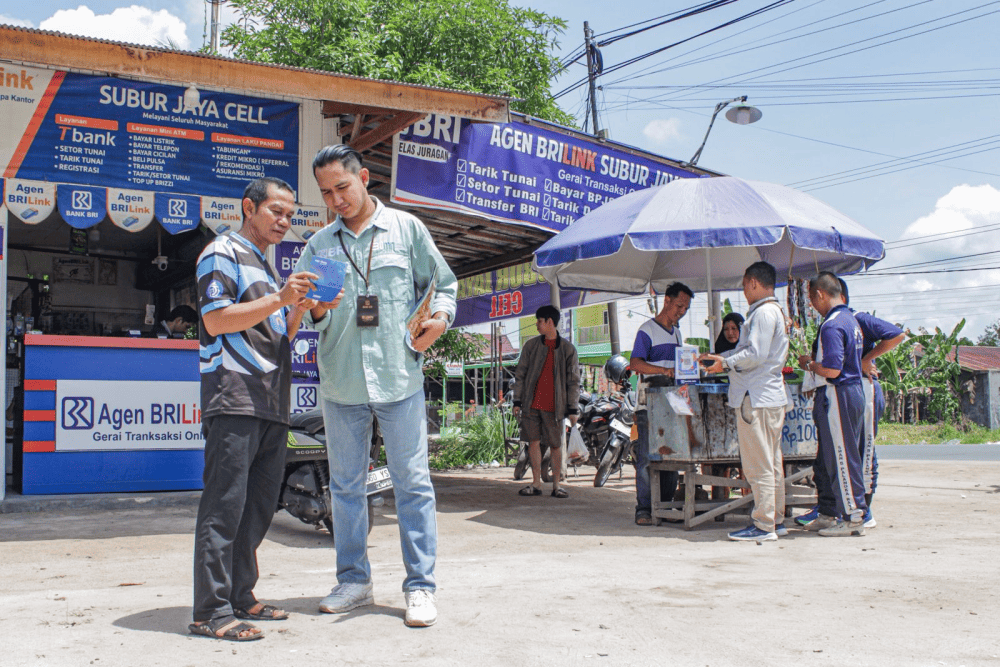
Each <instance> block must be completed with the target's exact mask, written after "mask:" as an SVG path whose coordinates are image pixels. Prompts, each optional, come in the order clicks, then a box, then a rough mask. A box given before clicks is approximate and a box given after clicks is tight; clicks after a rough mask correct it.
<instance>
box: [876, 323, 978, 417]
mask: <svg viewBox="0 0 1000 667" xmlns="http://www.w3.org/2000/svg"><path fill="white" fill-rule="evenodd" d="M964 326H965V320H962V321H961V322H959V323H958V324H957V325H956V326H955V328H954V329H953V330H952V331H951V333H950V334H948V333H945V332H943V331H942V330H941V329H938V328H935V330H934V333H930V332H927V331H924V330H921V332H920V334H919V335H916V336H911V337H909V338H907V339H906V340H905V341H903V343H902V344H900V345H899V346H898V347H896V348H895V349H894V350H891V351H890V352H888V353H886V354H884V355H882V356H881V357H879V358H878V359H876V360H875V364H876V366H878V369H879V373H880V375H881V382H882V389H883V390H884V391H885V395H886V413H887V414H886V416H887V418H888V419H890V420H895V419H898V420H899V421H905V419H906V415H905V407H906V402H907V399H908V398H911V399H912V398H913V397H915V396H916V395H917V394H929V396H930V399H929V401H928V405H927V409H928V412H929V415H928V416H930V417H932V418H933V419H935V420H937V421H959V420H960V415H961V403H960V400H959V376H960V375H961V371H962V369H961V366H959V364H958V362H957V361H955V358H954V355H952V354H951V353H952V351H953V350H954V349H955V346H956V345H957V344H958V342H959V334H960V333H961V331H962V328H963V327H964ZM917 345H920V346H921V356H920V357H919V359H918V358H916V355H915V350H914V348H915V347H916V346H917ZM949 355H951V356H950V358H949Z"/></svg>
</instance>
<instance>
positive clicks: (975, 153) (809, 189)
mask: <svg viewBox="0 0 1000 667" xmlns="http://www.w3.org/2000/svg"><path fill="white" fill-rule="evenodd" d="M998 148H1000V146H994V147H992V148H984V149H982V150H978V151H972V152H970V153H963V154H962V155H953V156H951V157H946V158H942V159H941V160H935V161H934V162H930V163H928V164H935V163H936V162H945V161H948V160H956V159H958V158H962V157H969V156H972V155H978V154H979V153H988V152H990V151H995V150H997V149H998ZM922 166H925V165H923V164H916V165H912V166H909V167H900V168H899V169H893V170H891V171H884V172H882V173H880V174H872V175H870V176H861V177H859V178H853V179H850V180H847V181H840V182H838V183H829V184H825V185H817V186H815V187H810V188H804V189H803V192H812V191H814V190H823V189H824V188H832V187H834V186H837V185H847V184H848V183H854V182H856V181H865V180H868V179H869V178H876V177H878V176H888V175H889V174H895V173H897V172H900V171H908V170H910V169H916V168H918V167H922Z"/></svg>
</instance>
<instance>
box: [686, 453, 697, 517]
mask: <svg viewBox="0 0 1000 667" xmlns="http://www.w3.org/2000/svg"><path fill="white" fill-rule="evenodd" d="M693 478H694V466H693V465H687V466H685V467H684V530H691V528H692V525H691V521H692V519H694V505H695V502H696V501H695V484H694V479H693Z"/></svg>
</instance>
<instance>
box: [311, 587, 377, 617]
mask: <svg viewBox="0 0 1000 667" xmlns="http://www.w3.org/2000/svg"><path fill="white" fill-rule="evenodd" d="M370 604H375V595H374V594H373V593H372V583H371V582H370V581H369V582H368V583H367V584H337V585H336V586H334V587H333V590H332V591H330V594H329V595H327V596H326V597H325V598H323V601H322V602H320V603H319V610H320V611H321V612H323V613H326V614H343V613H344V612H345V611H350V610H352V609H357V608H358V607H364V606H365V605H370Z"/></svg>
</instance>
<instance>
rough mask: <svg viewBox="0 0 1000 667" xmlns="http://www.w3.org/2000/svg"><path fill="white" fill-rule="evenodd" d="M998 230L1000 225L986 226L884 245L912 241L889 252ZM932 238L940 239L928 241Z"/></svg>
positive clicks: (894, 247)
mask: <svg viewBox="0 0 1000 667" xmlns="http://www.w3.org/2000/svg"><path fill="white" fill-rule="evenodd" d="M998 229H1000V223H997V224H991V225H986V226H985V227H981V228H973V229H969V230H962V231H959V232H940V233H938V234H927V235H926V236H916V237H913V238H912V239H901V240H899V241H890V242H889V243H886V244H885V245H889V244H896V243H902V242H903V241H914V243H907V244H905V245H893V246H892V248H889V249H890V250H901V249H903V248H910V247H913V246H917V245H925V244H927V243H940V242H941V241H950V240H951V239H956V238H961V237H964V236H973V235H975V234H985V233H987V232H992V231H996V230H998ZM932 236H939V237H941V238H938V239H930V237H932ZM916 239H930V240H927V241H916Z"/></svg>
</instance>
